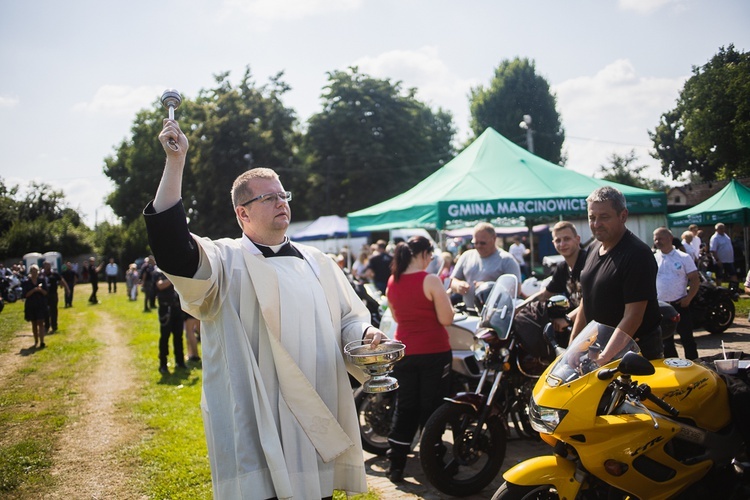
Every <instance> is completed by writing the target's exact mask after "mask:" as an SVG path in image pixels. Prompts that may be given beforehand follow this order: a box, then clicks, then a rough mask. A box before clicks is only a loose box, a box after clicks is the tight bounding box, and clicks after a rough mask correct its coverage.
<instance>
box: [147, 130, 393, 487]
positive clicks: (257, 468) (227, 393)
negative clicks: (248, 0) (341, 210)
mask: <svg viewBox="0 0 750 500" xmlns="http://www.w3.org/2000/svg"><path fill="white" fill-rule="evenodd" d="M159 140H160V141H161V143H162V145H163V147H164V150H165V151H166V152H167V162H166V165H165V167H164V173H163V176H162V179H161V182H160V184H159V187H158V189H157V192H156V197H155V198H154V201H153V202H152V203H150V204H149V205H148V206H147V207H146V210H145V211H144V214H145V218H146V226H147V229H148V234H149V242H150V244H151V248H152V250H153V252H154V255H155V256H156V260H157V262H159V266H160V267H161V268H162V270H163V271H164V272H165V274H167V275H168V276H169V278H170V280H171V281H172V283H174V286H175V288H176V289H177V291H178V292H179V295H180V299H181V302H182V306H183V308H184V309H185V310H186V311H187V312H188V313H190V314H191V315H193V316H194V317H196V318H198V319H200V320H201V330H202V345H203V393H202V398H201V409H202V412H203V421H204V427H205V431H206V439H207V441H208V450H209V460H210V464H211V478H212V483H213V492H214V497H215V498H217V499H261V500H263V499H269V498H295V499H297V498H298V499H311V498H328V497H331V496H332V494H333V490H334V489H337V490H344V491H347V492H351V493H356V492H365V491H367V483H366V480H365V470H364V458H363V455H362V447H361V441H360V437H359V423H358V420H357V415H356V409H355V407H354V400H353V397H352V390H351V386H350V384H349V379H348V376H347V368H349V369H352V370H356V368H353V367H347V366H346V363H345V360H344V356H343V346H344V345H345V344H346V343H348V342H350V341H353V340H359V339H362V338H366V339H371V340H372V342H373V344H377V343H379V342H380V341H381V339H382V338H385V336H384V335H383V334H382V332H380V330H378V329H377V328H375V327H372V326H371V325H370V323H369V318H370V315H369V313H368V311H367V309H366V308H365V306H364V305H363V304H362V302H361V300H360V299H359V298H358V297H357V296H356V294H355V293H354V291H353V289H352V287H351V285H350V284H349V282H348V281H347V279H346V277H345V276H344V274H343V272H342V271H341V270H340V269H339V268H338V266H336V265H335V263H334V262H333V261H332V260H331V259H330V258H329V257H327V256H325V255H324V254H322V253H321V252H319V251H318V250H316V249H315V248H312V247H307V246H303V245H297V244H292V243H291V242H290V241H289V239H288V238H287V237H286V229H287V227H288V226H289V222H290V216H291V212H290V208H289V201H291V193H290V192H287V191H284V188H283V186H282V184H281V181H280V180H279V178H278V176H277V175H276V174H275V172H273V171H272V170H270V169H253V170H250V171H248V172H245V173H244V174H242V175H241V176H240V177H238V178H237V180H236V181H235V183H234V185H233V186H232V203H233V205H234V207H235V216H236V218H237V221H238V223H239V225H240V227H241V228H242V236H241V237H240V238H238V239H229V238H227V239H220V240H210V239H207V238H200V237H198V236H195V235H193V234H191V233H190V232H189V230H188V226H187V223H186V218H185V213H184V209H183V207H182V203H181V189H182V172H183V169H184V166H185V154H186V153H187V150H188V141H187V138H186V137H185V135H184V134H183V133H182V132H181V131H180V129H179V126H178V124H177V122H175V121H174V120H165V122H164V129H163V130H162V132H161V134H160V135H159ZM170 140H172V141H174V143H175V144H176V145H177V148H176V150H175V149H172V148H171V147H170V146H169V144H168V142H169V141H170ZM360 375H361V373H360Z"/></svg>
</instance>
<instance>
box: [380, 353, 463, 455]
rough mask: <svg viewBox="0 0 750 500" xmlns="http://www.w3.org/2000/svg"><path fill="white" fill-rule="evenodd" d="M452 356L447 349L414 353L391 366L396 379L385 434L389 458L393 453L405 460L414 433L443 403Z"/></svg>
mask: <svg viewBox="0 0 750 500" xmlns="http://www.w3.org/2000/svg"><path fill="white" fill-rule="evenodd" d="M452 358H453V355H452V353H451V351H447V352H441V353H437V354H414V355H410V356H404V358H402V359H401V361H399V362H398V363H397V364H396V365H395V367H394V369H393V376H394V377H395V378H396V379H397V380H398V389H397V390H396V411H395V413H394V416H393V427H392V428H391V432H390V434H388V441H389V443H390V444H391V448H392V449H391V451H392V452H395V453H392V454H391V460H392V461H393V459H394V458H395V457H394V455H395V454H398V455H403V459H404V460H405V459H406V452H408V449H409V445H410V444H411V442H412V440H413V439H414V435H415V434H416V433H417V431H418V430H419V428H420V427H424V424H425V422H427V419H428V418H430V415H432V413H433V412H434V411H435V410H436V409H437V408H438V407H439V406H440V405H441V404H443V398H445V397H446V396H449V395H450V394H449V391H450V387H451V361H452ZM394 445H395V446H394ZM402 450H403V453H401V451H402Z"/></svg>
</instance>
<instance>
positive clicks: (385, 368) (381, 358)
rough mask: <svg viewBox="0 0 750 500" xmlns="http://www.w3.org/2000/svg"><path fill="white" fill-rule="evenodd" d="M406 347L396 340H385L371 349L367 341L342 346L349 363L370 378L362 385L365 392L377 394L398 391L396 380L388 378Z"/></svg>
mask: <svg viewBox="0 0 750 500" xmlns="http://www.w3.org/2000/svg"><path fill="white" fill-rule="evenodd" d="M405 347H406V346H405V345H404V344H403V343H401V342H399V341H397V340H385V341H383V342H381V343H380V344H378V345H376V346H375V347H372V346H371V345H370V341H369V340H355V341H353V342H349V343H348V344H346V345H345V346H344V354H346V357H347V359H348V360H349V362H350V363H352V364H354V365H357V366H359V367H360V368H362V370H364V371H365V373H367V374H368V375H369V376H370V379H369V380H367V381H366V382H365V383H364V386H363V390H364V391H365V392H369V393H373V394H377V393H381V392H388V391H392V390H394V389H398V380H396V379H395V378H393V377H390V376H388V375H389V374H390V373H391V371H392V370H393V365H394V364H395V363H396V362H397V361H398V360H399V359H401V358H403V357H404V348H405Z"/></svg>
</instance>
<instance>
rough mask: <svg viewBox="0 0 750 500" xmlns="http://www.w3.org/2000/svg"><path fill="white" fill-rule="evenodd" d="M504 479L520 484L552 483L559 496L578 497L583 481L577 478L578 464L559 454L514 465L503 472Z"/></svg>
mask: <svg viewBox="0 0 750 500" xmlns="http://www.w3.org/2000/svg"><path fill="white" fill-rule="evenodd" d="M503 479H505V480H506V481H507V482H509V483H513V484H517V485H519V486H536V485H539V484H551V485H553V486H554V487H555V489H556V490H557V495H558V497H559V498H570V499H573V498H576V496H577V495H578V491H579V490H580V489H581V481H579V480H578V479H577V478H576V466H575V464H574V463H573V462H571V461H570V460H566V459H564V458H562V457H560V456H559V455H545V456H541V457H534V458H530V459H528V460H525V461H523V462H521V463H520V464H518V465H514V466H513V467H511V468H510V469H508V470H507V471H505V474H503Z"/></svg>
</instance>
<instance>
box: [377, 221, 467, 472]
mask: <svg viewBox="0 0 750 500" xmlns="http://www.w3.org/2000/svg"><path fill="white" fill-rule="evenodd" d="M433 251H434V249H433V247H432V243H431V242H430V240H428V239H427V238H425V237H424V236H414V237H412V238H409V241H408V242H406V243H399V244H398V246H397V247H396V251H395V254H394V257H393V262H392V263H391V277H390V279H389V280H388V288H387V290H386V296H387V297H388V304H389V305H390V307H391V310H392V312H393V318H394V319H395V320H396V322H397V323H398V327H397V329H396V335H395V337H396V340H399V341H401V342H403V343H404V344H405V345H406V350H405V353H404V354H405V355H404V357H403V359H401V361H399V362H398V363H396V365H395V367H394V370H393V376H394V377H396V379H398V384H399V388H398V392H397V393H396V412H395V414H394V418H393V426H392V428H391V432H390V434H389V435H388V442H389V444H390V449H389V450H388V457H389V459H390V467H389V469H388V478H389V479H390V480H391V481H393V482H399V481H403V479H404V468H405V466H406V455H407V453H408V452H409V449H410V446H411V442H412V441H413V440H414V435H415V434H416V432H417V431H418V430H419V428H420V427H423V426H424V424H425V422H427V419H428V418H429V417H430V415H431V414H432V412H433V411H435V409H437V407H438V406H440V404H441V403H442V402H443V398H444V397H446V396H448V395H449V390H450V373H451V360H452V355H451V346H450V343H449V341H448V332H447V331H446V329H445V325H450V324H451V323H452V322H453V308H452V307H451V303H450V299H449V298H448V295H447V294H446V292H445V289H444V288H443V284H442V283H441V281H440V278H438V277H437V276H436V275H434V274H428V273H427V272H425V268H427V265H428V264H429V263H430V260H431V258H432V254H433Z"/></svg>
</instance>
